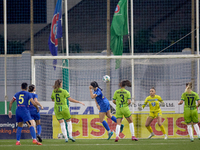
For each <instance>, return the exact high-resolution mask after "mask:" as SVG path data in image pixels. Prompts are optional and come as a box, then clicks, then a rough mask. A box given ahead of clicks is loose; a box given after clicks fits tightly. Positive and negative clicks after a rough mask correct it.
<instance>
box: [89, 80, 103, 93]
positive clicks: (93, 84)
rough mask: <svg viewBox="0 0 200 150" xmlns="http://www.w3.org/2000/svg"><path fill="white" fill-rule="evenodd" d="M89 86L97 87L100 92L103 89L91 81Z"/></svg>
mask: <svg viewBox="0 0 200 150" xmlns="http://www.w3.org/2000/svg"><path fill="white" fill-rule="evenodd" d="M90 85H91V86H92V87H93V88H96V87H98V88H99V89H100V90H101V91H103V89H102V88H100V87H99V85H98V83H97V82H96V81H92V82H91V83H90Z"/></svg>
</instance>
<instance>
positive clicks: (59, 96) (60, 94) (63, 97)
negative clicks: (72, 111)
mask: <svg viewBox="0 0 200 150" xmlns="http://www.w3.org/2000/svg"><path fill="white" fill-rule="evenodd" d="M69 97H70V95H69V93H68V92H67V90H64V89H62V88H59V89H58V90H57V91H54V90H53V92H52V94H51V99H53V100H54V112H55V113H56V112H60V111H63V110H65V109H68V106H67V98H69Z"/></svg>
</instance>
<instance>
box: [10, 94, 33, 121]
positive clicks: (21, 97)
mask: <svg viewBox="0 0 200 150" xmlns="http://www.w3.org/2000/svg"><path fill="white" fill-rule="evenodd" d="M31 98H32V95H31V94H30V93H29V92H27V91H21V92H17V93H16V94H15V95H14V96H13V99H14V100H16V102H17V109H16V122H27V121H29V120H32V118H31V116H30V112H29V110H28V109H27V108H28V103H29V100H30V99H31Z"/></svg>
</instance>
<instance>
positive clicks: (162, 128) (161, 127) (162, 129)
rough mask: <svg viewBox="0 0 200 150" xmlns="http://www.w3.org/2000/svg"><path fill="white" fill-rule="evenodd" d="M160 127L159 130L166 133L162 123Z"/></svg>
mask: <svg viewBox="0 0 200 150" xmlns="http://www.w3.org/2000/svg"><path fill="white" fill-rule="evenodd" d="M160 129H161V131H162V133H163V134H166V131H165V128H164V126H163V125H161V126H160Z"/></svg>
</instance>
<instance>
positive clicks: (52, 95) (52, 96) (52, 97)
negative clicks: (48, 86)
mask: <svg viewBox="0 0 200 150" xmlns="http://www.w3.org/2000/svg"><path fill="white" fill-rule="evenodd" d="M51 99H55V97H54V92H53V91H52V94H51Z"/></svg>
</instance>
